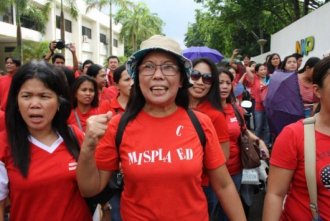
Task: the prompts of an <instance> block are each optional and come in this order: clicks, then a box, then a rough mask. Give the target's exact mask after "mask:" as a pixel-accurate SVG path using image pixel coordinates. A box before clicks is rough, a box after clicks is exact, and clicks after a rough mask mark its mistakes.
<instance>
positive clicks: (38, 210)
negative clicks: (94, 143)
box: [0, 61, 92, 221]
mask: <svg viewBox="0 0 330 221" xmlns="http://www.w3.org/2000/svg"><path fill="white" fill-rule="evenodd" d="M67 87H68V86H67V84H66V82H65V81H64V77H63V73H62V72H59V71H58V69H56V68H54V66H53V65H50V64H48V63H45V62H44V61H42V62H30V63H27V64H25V65H24V66H22V67H21V68H20V69H19V71H18V72H17V73H16V74H15V76H14V77H13V81H12V85H11V87H10V91H9V96H8V99H10V101H11V102H9V103H8V105H7V108H6V131H3V132H1V133H0V147H1V149H0V161H1V162H2V163H0V166H1V167H5V169H6V170H7V173H8V178H9V184H8V189H9V195H8V197H9V200H10V220H12V221H21V220H26V221H33V220H49V221H59V220H61V221H72V220H81V221H91V220H92V215H91V213H90V211H89V209H88V207H87V204H86V202H85V200H84V198H83V197H82V196H81V195H80V191H79V189H78V185H77V181H76V166H77V159H78V154H79V145H78V144H77V141H75V138H74V137H73V135H71V134H72V133H74V134H75V136H76V137H77V139H78V142H79V141H80V142H81V141H82V139H83V134H82V132H80V130H79V129H78V128H76V127H74V126H73V127H71V128H69V127H68V125H67V123H66V121H67V118H68V116H69V114H70V102H69V94H68V90H67ZM70 131H71V132H72V133H71V132H70ZM1 175H3V174H1ZM0 180H3V179H2V178H1V179H0ZM1 187H2V188H3V186H1ZM0 192H1V193H3V192H4V191H3V189H1V190H0ZM1 198H2V199H3V197H1ZM54 208H56V211H54Z"/></svg>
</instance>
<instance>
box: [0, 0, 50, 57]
mask: <svg viewBox="0 0 330 221" xmlns="http://www.w3.org/2000/svg"><path fill="white" fill-rule="evenodd" d="M51 2H52V1H51V0H47V2H46V4H45V5H44V6H41V5H38V4H36V3H35V2H33V1H32V0H6V1H2V3H1V4H0V12H5V11H6V10H8V8H10V7H11V6H15V14H16V16H15V21H16V25H17V38H16V39H17V40H16V43H17V44H16V50H15V52H16V54H15V55H16V56H17V57H19V58H20V60H23V50H22V47H23V46H22V34H21V17H22V16H27V17H29V19H31V20H32V21H34V22H35V23H36V25H37V27H38V28H39V29H40V31H41V32H42V33H43V32H44V31H45V28H46V24H47V21H48V14H49V10H50V3H51Z"/></svg>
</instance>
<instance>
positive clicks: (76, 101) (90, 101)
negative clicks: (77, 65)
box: [68, 75, 99, 131]
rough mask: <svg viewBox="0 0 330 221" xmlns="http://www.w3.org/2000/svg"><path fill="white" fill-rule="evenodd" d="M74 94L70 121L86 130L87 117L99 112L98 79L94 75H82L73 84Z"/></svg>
mask: <svg viewBox="0 0 330 221" xmlns="http://www.w3.org/2000/svg"><path fill="white" fill-rule="evenodd" d="M72 94H73V98H72V106H73V109H72V111H71V114H70V117H69V119H68V123H69V124H74V125H76V126H77V127H78V128H79V129H80V130H82V131H85V129H86V120H87V118H89V117H90V116H92V115H95V114H98V105H99V100H98V90H97V84H96V81H95V80H94V79H93V78H92V77H89V76H87V75H81V76H80V77H78V78H77V79H76V80H75V82H74V84H73V86H72Z"/></svg>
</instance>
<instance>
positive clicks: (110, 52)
mask: <svg viewBox="0 0 330 221" xmlns="http://www.w3.org/2000/svg"><path fill="white" fill-rule="evenodd" d="M109 38H110V39H109V55H110V56H112V44H113V43H112V1H111V0H110V36H109Z"/></svg>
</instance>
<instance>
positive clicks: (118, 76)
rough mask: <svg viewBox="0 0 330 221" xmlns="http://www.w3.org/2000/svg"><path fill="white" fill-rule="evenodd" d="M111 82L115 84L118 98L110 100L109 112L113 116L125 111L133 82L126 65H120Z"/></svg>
mask: <svg viewBox="0 0 330 221" xmlns="http://www.w3.org/2000/svg"><path fill="white" fill-rule="evenodd" d="M113 81H114V82H115V87H116V88H117V91H118V96H117V97H116V98H113V99H111V101H110V111H112V112H113V115H115V114H118V113H123V112H124V111H125V108H126V105H127V102H128V99H129V96H130V92H131V88H132V86H133V83H134V82H133V80H132V78H131V76H129V74H128V72H127V70H126V65H121V66H120V67H118V68H117V69H116V70H115V71H114V72H113Z"/></svg>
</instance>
